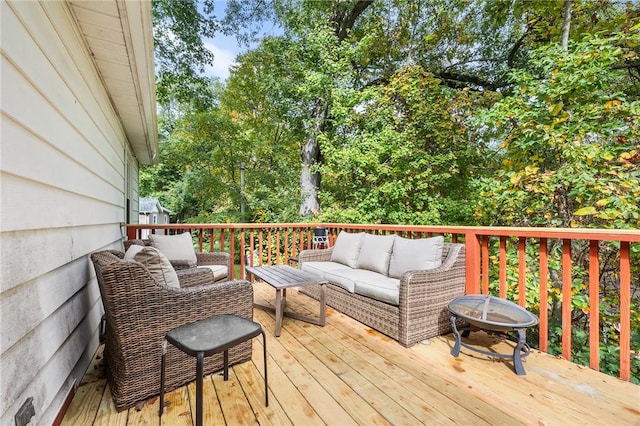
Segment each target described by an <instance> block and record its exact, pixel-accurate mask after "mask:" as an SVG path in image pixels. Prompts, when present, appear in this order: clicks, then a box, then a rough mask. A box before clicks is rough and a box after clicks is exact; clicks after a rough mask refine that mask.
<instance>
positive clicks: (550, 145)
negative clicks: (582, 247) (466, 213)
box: [477, 32, 640, 228]
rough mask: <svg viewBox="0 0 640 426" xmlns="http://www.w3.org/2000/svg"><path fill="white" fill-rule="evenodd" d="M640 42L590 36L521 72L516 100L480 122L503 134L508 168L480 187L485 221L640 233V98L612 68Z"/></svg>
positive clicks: (535, 58) (540, 55)
mask: <svg viewBox="0 0 640 426" xmlns="http://www.w3.org/2000/svg"><path fill="white" fill-rule="evenodd" d="M638 43H640V36H639V35H638V33H637V32H636V33H632V34H630V35H628V36H626V35H615V36H609V37H601V36H590V35H587V36H585V40H584V41H583V42H580V43H576V44H575V46H574V48H573V49H571V51H570V52H563V51H561V50H560V49H559V48H558V46H546V47H542V48H540V49H538V50H536V51H534V52H533V54H532V58H531V67H530V69H527V70H520V71H514V72H513V73H512V78H513V81H514V84H515V88H514V91H513V95H511V96H508V97H505V98H504V99H503V100H502V101H500V102H498V103H497V104H496V105H495V106H494V107H493V108H492V109H491V110H489V111H488V112H487V113H485V114H482V115H481V117H480V120H481V123H482V125H484V126H487V127H495V128H496V129H497V131H498V132H501V134H500V135H499V139H498V140H497V141H496V143H499V144H500V145H499V148H498V150H497V151H496V154H497V156H498V157H499V158H501V164H497V165H494V167H495V168H496V171H495V175H494V176H491V177H486V178H484V179H480V180H479V181H478V186H477V188H478V191H480V194H481V198H480V200H479V203H480V204H479V208H478V211H477V214H478V216H479V217H480V218H481V221H482V222H483V223H486V224H492V225H500V224H509V225H512V226H517V225H524V226H531V225H533V226H539V225H552V226H561V227H577V226H580V227H586V226H587V227H588V226H595V227H605V228H629V227H631V228H638V225H640V210H639V206H638V203H637V200H638V199H640V168H639V167H638V160H637V159H636V156H637V154H638V151H640V145H639V144H638V140H639V137H640V121H639V120H638V119H639V118H640V115H639V114H640V101H639V100H638V99H634V98H633V97H632V96H629V94H630V90H629V82H628V80H626V79H625V73H624V71H623V70H620V71H617V72H616V71H614V70H612V68H613V66H614V65H615V64H619V63H624V61H625V56H627V55H630V54H631V52H634V51H633V50H632V48H634V47H635V46H637V45H638ZM633 55H635V52H634V53H633Z"/></svg>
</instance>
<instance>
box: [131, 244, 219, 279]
mask: <svg viewBox="0 0 640 426" xmlns="http://www.w3.org/2000/svg"><path fill="white" fill-rule="evenodd" d="M133 244H137V245H140V246H145V245H146V246H148V245H151V242H150V241H149V240H146V239H145V240H140V239H134V240H125V241H124V249H125V251H126V250H127V249H128V248H129V247H130V246H131V245H133ZM196 258H197V260H198V262H197V264H196V265H194V264H192V263H191V262H189V261H188V260H171V265H172V266H173V268H174V269H175V270H176V271H177V272H179V271H181V270H183V269H191V268H195V267H197V266H212V265H222V266H226V267H227V275H219V276H216V281H223V280H227V279H228V278H229V273H230V271H231V256H230V255H229V253H224V252H202V251H197V252H196Z"/></svg>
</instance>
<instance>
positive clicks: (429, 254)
mask: <svg viewBox="0 0 640 426" xmlns="http://www.w3.org/2000/svg"><path fill="white" fill-rule="evenodd" d="M443 247H444V237H442V236H438V237H432V238H419V239H415V240H411V239H408V238H402V237H396V240H395V242H394V244H393V253H392V254H391V261H390V263H389V276H390V277H393V278H401V277H402V275H403V274H404V273H405V272H407V271H416V270H425V269H433V268H437V267H438V266H440V265H441V264H442V250H443Z"/></svg>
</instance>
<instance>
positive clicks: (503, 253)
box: [499, 237, 507, 299]
mask: <svg viewBox="0 0 640 426" xmlns="http://www.w3.org/2000/svg"><path fill="white" fill-rule="evenodd" d="M499 283H500V293H499V294H500V297H501V298H502V299H506V298H507V237H500V281H499Z"/></svg>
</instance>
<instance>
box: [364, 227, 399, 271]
mask: <svg viewBox="0 0 640 426" xmlns="http://www.w3.org/2000/svg"><path fill="white" fill-rule="evenodd" d="M395 239H396V236H395V235H373V234H365V235H364V237H363V238H362V247H361V248H360V255H359V256H358V262H357V268H359V269H367V270H369V271H373V272H378V273H380V274H383V275H388V273H389V260H390V259H391V251H392V250H393V242H394V241H395Z"/></svg>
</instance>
